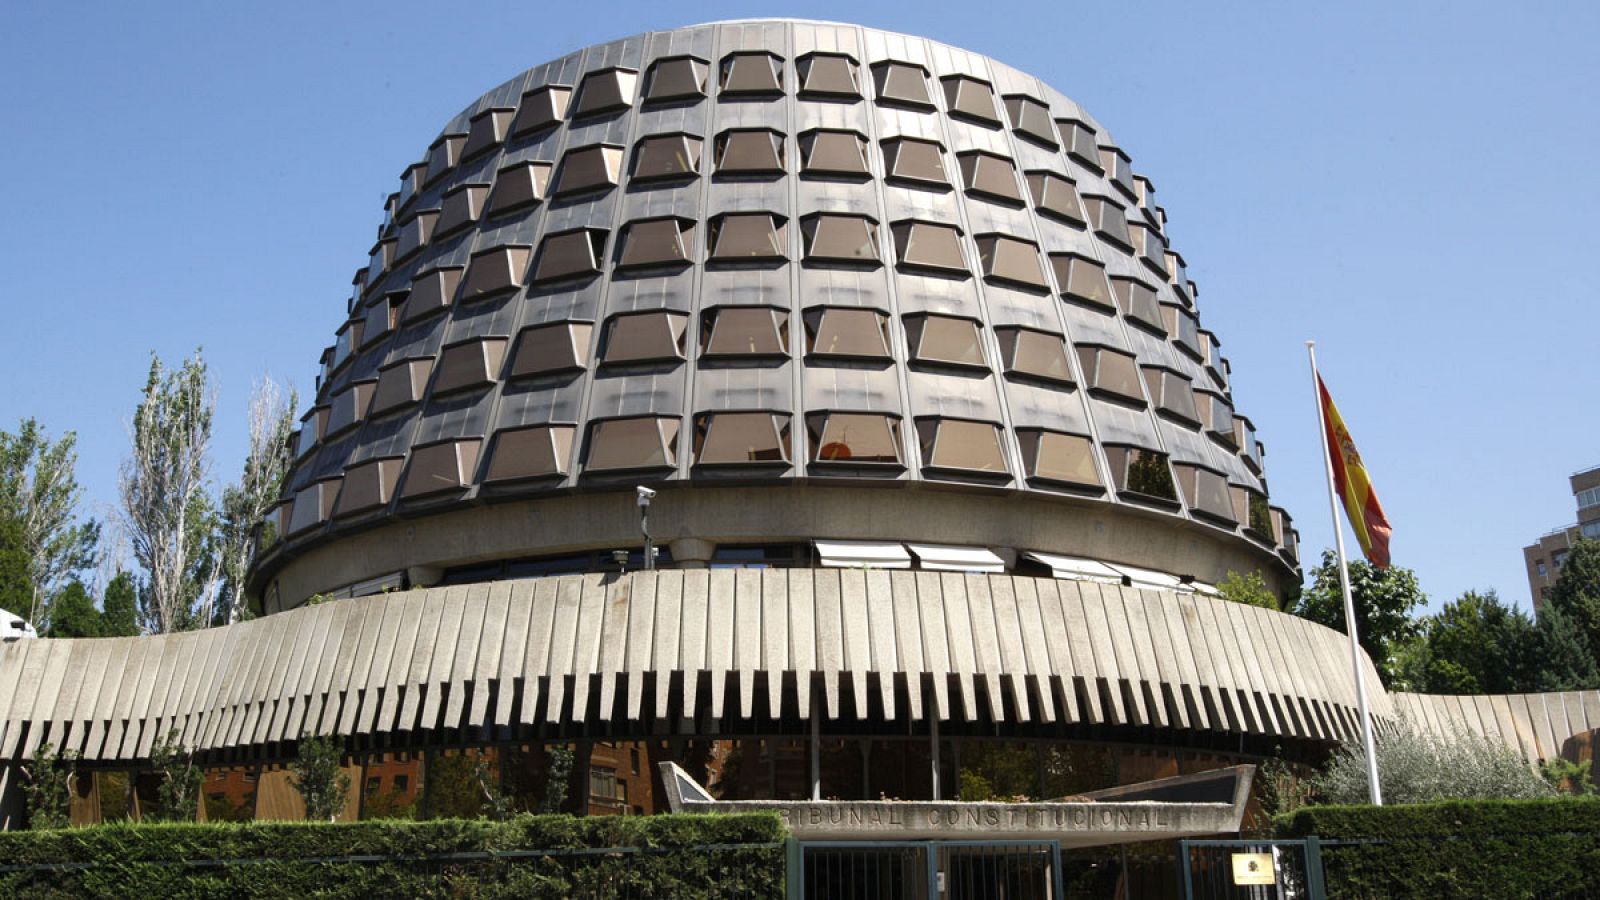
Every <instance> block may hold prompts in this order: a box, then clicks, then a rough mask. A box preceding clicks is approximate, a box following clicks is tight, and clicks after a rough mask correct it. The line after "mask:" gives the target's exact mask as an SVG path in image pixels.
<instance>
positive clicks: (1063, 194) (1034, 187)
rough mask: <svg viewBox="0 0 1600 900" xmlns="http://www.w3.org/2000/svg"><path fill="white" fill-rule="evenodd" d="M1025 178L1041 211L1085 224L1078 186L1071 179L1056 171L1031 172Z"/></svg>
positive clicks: (1036, 206) (1029, 191)
mask: <svg viewBox="0 0 1600 900" xmlns="http://www.w3.org/2000/svg"><path fill="white" fill-rule="evenodd" d="M1024 180H1025V181H1027V183H1028V193H1029V194H1030V195H1032V197H1033V205H1034V207H1035V208H1037V209H1038V210H1039V212H1040V213H1042V214H1044V215H1047V216H1052V217H1054V218H1057V219H1061V220H1063V221H1066V222H1069V223H1071V224H1073V225H1083V224H1085V222H1086V220H1085V219H1084V217H1083V204H1082V203H1081V202H1080V201H1079V200H1078V188H1077V186H1075V185H1074V184H1073V183H1072V182H1071V181H1069V180H1068V179H1066V178H1064V177H1062V176H1060V175H1057V174H1056V173H1054V172H1029V173H1028V174H1027V175H1026V176H1025V178H1024Z"/></svg>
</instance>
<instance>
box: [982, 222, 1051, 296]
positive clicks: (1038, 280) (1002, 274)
mask: <svg viewBox="0 0 1600 900" xmlns="http://www.w3.org/2000/svg"><path fill="white" fill-rule="evenodd" d="M978 260H979V263H980V264H981V265H982V266H983V274H984V277H986V278H990V279H993V280H995V281H1004V282H1009V283H1011V284H1016V285H1021V286H1023V287H1029V288H1037V289H1040V290H1043V289H1045V288H1047V287H1048V286H1049V285H1048V284H1047V283H1046V282H1045V280H1044V270H1043V269H1041V268H1040V267H1039V248H1038V247H1035V246H1034V245H1033V244H1031V243H1029V242H1027V241H1020V240H1017V239H1016V238H1010V237H1005V236H1003V235H993V234H990V235H981V236H979V238H978Z"/></svg>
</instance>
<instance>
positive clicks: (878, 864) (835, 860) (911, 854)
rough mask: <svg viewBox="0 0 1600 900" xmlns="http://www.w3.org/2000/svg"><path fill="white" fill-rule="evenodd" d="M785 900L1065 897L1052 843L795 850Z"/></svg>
mask: <svg viewBox="0 0 1600 900" xmlns="http://www.w3.org/2000/svg"><path fill="white" fill-rule="evenodd" d="M797 856H798V857H799V858H798V860H797V859H796V857H797ZM797 863H798V864H797ZM789 896H790V897H791V898H796V900H880V898H881V900H1061V898H1063V897H1065V896H1066V894H1065V888H1064V886H1063V883H1062V869H1061V845H1060V844H1059V843H1057V842H1055V841H1044V842H1038V841H1033V842H1022V841H939V842H933V841H900V842H893V843H862V842H848V843H846V842H840V843H829V842H820V843H804V844H800V845H798V847H797V848H796V849H795V850H791V853H790V871H789Z"/></svg>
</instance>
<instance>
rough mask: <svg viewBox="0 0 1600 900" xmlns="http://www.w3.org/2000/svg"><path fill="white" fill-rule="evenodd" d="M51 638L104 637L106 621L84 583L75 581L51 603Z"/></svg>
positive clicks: (49, 633)
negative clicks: (96, 607)
mask: <svg viewBox="0 0 1600 900" xmlns="http://www.w3.org/2000/svg"><path fill="white" fill-rule="evenodd" d="M50 605H51V608H52V610H53V611H52V612H51V614H50V629H49V631H48V632H47V634H48V636H49V637H56V638H90V637H102V636H104V633H105V620H104V617H103V616H102V615H101V614H100V610H98V609H95V606H94V598H93V597H91V596H89V589H88V588H85V587H84V586H83V582H81V581H78V580H76V579H74V580H73V581H72V582H70V583H69V584H68V585H67V586H66V587H64V588H62V589H61V591H60V592H59V593H57V594H56V596H55V598H54V599H52V600H51V602H50Z"/></svg>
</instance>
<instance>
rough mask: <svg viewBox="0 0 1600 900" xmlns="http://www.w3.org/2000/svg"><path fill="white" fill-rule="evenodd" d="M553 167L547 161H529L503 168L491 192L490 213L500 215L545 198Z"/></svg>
mask: <svg viewBox="0 0 1600 900" xmlns="http://www.w3.org/2000/svg"><path fill="white" fill-rule="evenodd" d="M552 168H553V167H552V166H551V165H550V163H547V162H528V163H517V164H516V165H514V166H506V167H505V168H504V169H501V170H500V172H499V174H497V175H496V176H495V180H494V190H493V191H491V192H490V194H489V215H491V216H498V215H500V214H501V213H504V212H508V211H510V210H513V209H521V208H522V207H524V206H527V205H529V204H532V203H538V202H539V201H540V200H543V199H544V195H545V189H546V187H547V186H548V185H549V183H550V170H551V169H552Z"/></svg>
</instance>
